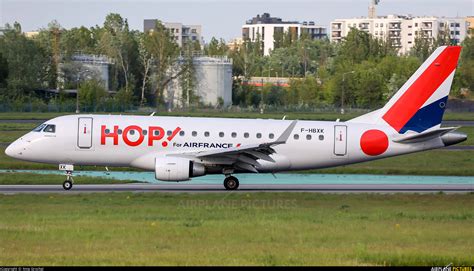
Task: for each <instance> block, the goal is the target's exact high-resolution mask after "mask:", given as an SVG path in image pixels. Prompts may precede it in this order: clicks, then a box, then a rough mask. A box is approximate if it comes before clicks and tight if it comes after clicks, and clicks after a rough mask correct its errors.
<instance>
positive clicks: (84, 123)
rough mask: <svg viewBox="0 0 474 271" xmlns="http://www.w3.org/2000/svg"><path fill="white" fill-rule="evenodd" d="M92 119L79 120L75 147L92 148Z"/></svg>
mask: <svg viewBox="0 0 474 271" xmlns="http://www.w3.org/2000/svg"><path fill="white" fill-rule="evenodd" d="M92 124H93V119H92V118H79V119H78V126H77V146H78V147H79V148H80V149H90V148H92Z"/></svg>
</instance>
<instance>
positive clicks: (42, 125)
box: [33, 124, 46, 132]
mask: <svg viewBox="0 0 474 271" xmlns="http://www.w3.org/2000/svg"><path fill="white" fill-rule="evenodd" d="M45 126H46V124H41V125H40V126H38V127H36V128H35V129H33V132H41V130H43V128H44V127H45Z"/></svg>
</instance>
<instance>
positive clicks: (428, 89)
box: [382, 46, 461, 131]
mask: <svg viewBox="0 0 474 271" xmlns="http://www.w3.org/2000/svg"><path fill="white" fill-rule="evenodd" d="M460 52H461V46H449V47H446V48H445V49H444V50H443V52H441V54H440V55H439V56H438V57H437V58H436V59H435V60H434V61H433V62H432V63H431V64H430V65H429V66H428V68H426V70H425V71H424V72H423V73H422V74H421V75H420V77H418V78H417V79H416V80H415V82H413V84H412V85H411V86H410V87H409V88H408V89H407V91H406V92H405V93H403V95H402V96H401V97H400V98H399V99H398V100H397V101H396V102H395V103H394V104H393V105H392V107H391V108H390V109H389V110H388V111H387V113H385V115H384V116H383V117H382V118H383V119H384V120H385V121H386V122H387V123H388V124H390V126H392V127H393V128H394V129H395V130H397V131H400V130H401V129H402V128H403V126H405V124H406V123H407V122H408V121H409V120H410V119H411V118H412V117H413V116H414V115H415V114H416V112H417V111H418V110H419V109H420V108H421V107H422V106H423V104H424V103H425V102H426V101H427V100H428V99H429V98H430V97H431V95H433V93H434V92H435V91H436V90H437V89H438V88H439V87H440V86H441V84H442V83H443V82H444V81H445V80H446V79H447V78H448V76H449V75H450V74H451V73H452V72H453V71H454V69H455V68H456V65H457V63H458V58H459V53H460Z"/></svg>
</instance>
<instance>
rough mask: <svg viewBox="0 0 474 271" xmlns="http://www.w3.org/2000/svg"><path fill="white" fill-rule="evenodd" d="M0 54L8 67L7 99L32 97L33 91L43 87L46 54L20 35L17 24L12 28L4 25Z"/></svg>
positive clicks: (35, 44)
mask: <svg viewBox="0 0 474 271" xmlns="http://www.w3.org/2000/svg"><path fill="white" fill-rule="evenodd" d="M0 53H1V54H2V56H3V58H4V59H5V60H6V63H7V65H8V78H7V80H6V81H7V88H6V96H7V97H10V98H18V97H21V96H24V95H27V96H28V95H33V94H34V92H33V90H35V89H39V88H41V87H42V86H43V83H44V79H45V67H46V66H47V64H48V59H47V56H46V53H45V52H44V51H43V50H42V49H41V48H40V47H39V46H38V45H37V43H35V42H34V41H33V40H31V39H28V38H26V37H25V36H24V35H23V34H22V33H21V26H20V24H19V23H14V25H13V27H12V26H10V25H8V24H7V25H6V29H5V31H4V33H3V36H1V37H0Z"/></svg>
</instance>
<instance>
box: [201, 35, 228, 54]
mask: <svg viewBox="0 0 474 271" xmlns="http://www.w3.org/2000/svg"><path fill="white" fill-rule="evenodd" d="M228 50H229V48H228V47H227V45H226V43H225V41H224V40H223V39H220V41H219V40H217V39H216V38H215V37H212V39H211V42H209V44H207V45H206V46H205V47H204V54H205V55H208V56H224V55H226V54H227V51H228Z"/></svg>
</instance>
